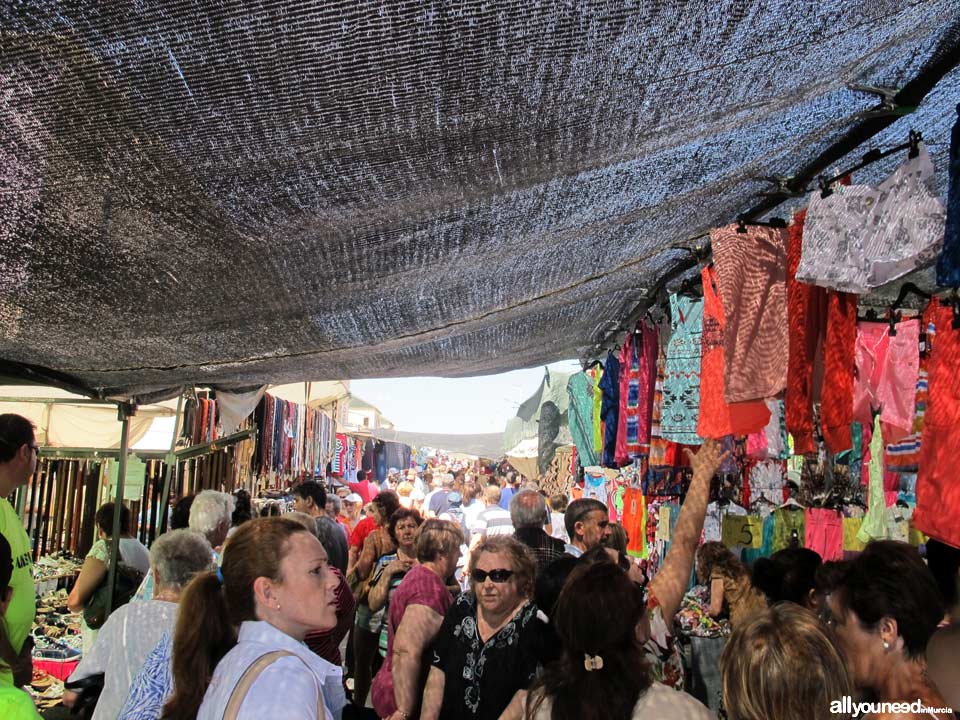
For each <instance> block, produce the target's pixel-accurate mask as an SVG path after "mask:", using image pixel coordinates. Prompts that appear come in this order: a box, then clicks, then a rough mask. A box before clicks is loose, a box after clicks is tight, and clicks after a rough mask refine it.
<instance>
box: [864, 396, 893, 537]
mask: <svg viewBox="0 0 960 720" xmlns="http://www.w3.org/2000/svg"><path fill="white" fill-rule="evenodd" d="M883 450H884V445H883V432H882V431H881V429H880V416H879V415H877V417H876V419H875V420H874V421H873V439H872V440H871V441H870V487H869V491H868V492H869V495H868V497H867V514H866V515H864V516H863V524H862V525H860V532H858V533H857V539H858V540H859V541H860V542H862V543H866V542H870V541H871V540H881V539H883V538H885V537H886V536H887V500H886V498H885V497H884V494H883Z"/></svg>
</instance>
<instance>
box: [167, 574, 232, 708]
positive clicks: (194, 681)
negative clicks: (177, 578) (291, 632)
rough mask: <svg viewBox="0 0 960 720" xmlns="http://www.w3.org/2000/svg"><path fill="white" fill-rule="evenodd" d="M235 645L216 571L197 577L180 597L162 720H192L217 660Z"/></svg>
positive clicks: (201, 701)
mask: <svg viewBox="0 0 960 720" xmlns="http://www.w3.org/2000/svg"><path fill="white" fill-rule="evenodd" d="M236 644H237V633H236V629H235V628H234V626H233V624H231V622H230V617H229V613H228V612H227V604H226V602H225V600H224V593H223V587H222V584H221V581H220V578H219V576H218V573H217V572H205V573H201V574H198V575H197V576H196V577H194V579H193V580H192V581H191V582H190V584H189V585H187V588H186V590H184V591H183V595H182V597H181V598H180V610H179V612H178V619H177V627H176V630H175V631H174V635H173V687H174V692H173V695H172V696H171V698H170V700H168V701H167V704H166V705H165V706H164V708H163V715H162V716H161V717H162V718H163V720H194V718H196V717H197V712H198V711H199V710H200V705H201V704H202V703H203V696H204V694H205V693H206V692H207V686H209V685H210V679H211V678H212V677H213V670H214V668H216V666H217V663H218V662H220V659H221V658H222V657H223V656H224V655H226V654H227V652H229V651H230V648H232V647H233V646H234V645H236Z"/></svg>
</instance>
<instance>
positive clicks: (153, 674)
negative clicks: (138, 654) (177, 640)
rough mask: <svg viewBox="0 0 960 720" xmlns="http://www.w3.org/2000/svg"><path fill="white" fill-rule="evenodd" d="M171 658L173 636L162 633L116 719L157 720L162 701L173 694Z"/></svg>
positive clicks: (160, 711)
mask: <svg viewBox="0 0 960 720" xmlns="http://www.w3.org/2000/svg"><path fill="white" fill-rule="evenodd" d="M172 658H173V635H172V634H171V633H170V632H166V633H164V635H163V637H162V638H161V639H160V642H159V643H157V646H156V647H155V648H154V649H153V651H152V652H151V653H150V654H149V655H147V659H146V661H145V662H144V663H143V667H142V668H141V669H140V672H139V673H138V674H137V677H136V678H135V679H134V681H133V684H132V685H131V686H130V693H129V694H128V695H127V701H126V702H125V703H124V705H123V709H122V710H121V711H120V714H119V715H118V716H117V720H159V718H160V714H161V713H162V712H163V704H164V703H165V702H166V701H167V698H168V697H169V696H170V695H172V694H173V673H172V670H171V662H172Z"/></svg>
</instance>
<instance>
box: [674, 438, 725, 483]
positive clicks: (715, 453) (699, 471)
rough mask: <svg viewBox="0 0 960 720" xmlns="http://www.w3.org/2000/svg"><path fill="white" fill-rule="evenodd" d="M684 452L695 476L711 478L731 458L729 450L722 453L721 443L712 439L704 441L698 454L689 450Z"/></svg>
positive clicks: (685, 449)
mask: <svg viewBox="0 0 960 720" xmlns="http://www.w3.org/2000/svg"><path fill="white" fill-rule="evenodd" d="M683 451H684V452H685V453H686V454H687V459H688V460H689V461H690V467H692V468H693V474H694V475H706V476H707V477H710V478H712V477H713V476H714V475H715V474H716V473H717V470H719V469H720V466H721V465H722V464H723V461H724V460H726V459H727V458H728V457H730V451H729V450H727V451H726V452H722V446H721V445H720V443H719V442H717V441H716V440H711V439H707V440H704V441H703V445H701V446H700V450H698V451H697V452H696V453H693V452H691V451H690V449H689V448H684V449H683Z"/></svg>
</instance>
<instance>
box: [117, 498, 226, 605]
mask: <svg viewBox="0 0 960 720" xmlns="http://www.w3.org/2000/svg"><path fill="white" fill-rule="evenodd" d="M236 503H237V499H236V498H235V497H234V496H233V495H231V494H230V493H225V492H220V491H219V490H203V491H202V492H200V493H198V494H197V495H195V496H193V499H192V500H191V504H190V519H189V524H190V530H192V531H193V532H195V533H199V534H200V535H203V536H204V537H205V538H206V539H207V542H209V543H210V547H211V548H212V550H211V557H213V561H214V562H215V563H216V564H217V565H219V564H220V552H219V551H220V549H221V547H222V546H223V544H224V543H225V542H226V541H227V535H228V534H229V532H230V529H231V527H232V525H233V510H234V508H235V507H236ZM153 593H154V587H153V573H147V576H146V577H145V578H144V579H143V582H142V583H140V587H139V588H137V593H136V595H134V596H133V599H134V600H135V601H144V600H152V599H153Z"/></svg>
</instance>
